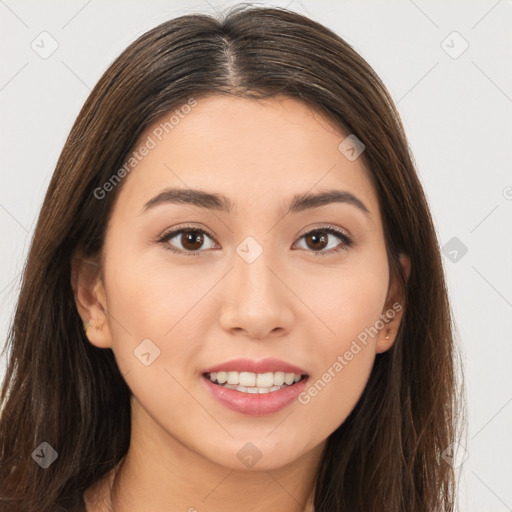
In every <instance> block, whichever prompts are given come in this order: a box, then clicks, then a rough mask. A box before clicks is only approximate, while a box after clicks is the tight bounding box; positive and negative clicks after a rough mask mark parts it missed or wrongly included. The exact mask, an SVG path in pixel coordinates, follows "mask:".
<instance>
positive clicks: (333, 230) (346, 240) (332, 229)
mask: <svg viewBox="0 0 512 512" xmlns="http://www.w3.org/2000/svg"><path fill="white" fill-rule="evenodd" d="M187 231H195V232H198V233H203V234H206V235H208V236H209V237H210V238H211V239H212V240H213V239H214V237H213V235H212V234H211V233H209V232H208V231H206V230H204V229H199V228H197V227H194V226H182V227H180V228H178V229H174V230H172V231H169V232H167V233H164V234H163V235H162V236H161V237H160V238H159V239H158V240H157V243H161V244H162V245H163V246H164V249H166V250H168V251H171V252H173V253H176V254H182V255H184V256H192V257H194V256H200V255H201V253H202V252H205V251H195V252H192V251H183V250H181V249H174V248H173V247H172V246H171V245H169V244H167V242H168V241H169V240H170V239H172V238H174V237H175V236H176V235H179V234H182V233H186V232H187ZM319 232H320V233H328V234H331V235H335V236H337V237H338V238H340V239H341V241H342V242H343V245H342V246H341V247H340V248H338V249H330V250H329V251H311V252H312V253H313V254H314V255H315V257H316V256H329V255H331V254H339V253H341V252H342V251H347V250H348V249H349V248H350V247H352V245H353V241H352V239H351V238H350V237H349V236H348V235H347V234H346V233H345V232H344V231H342V230H341V229H339V228H337V227H336V226H331V225H326V226H323V227H320V228H315V229H312V230H311V231H307V232H306V233H304V234H303V235H301V236H300V238H299V240H300V239H301V238H304V237H305V236H307V235H311V234H313V233H319Z"/></svg>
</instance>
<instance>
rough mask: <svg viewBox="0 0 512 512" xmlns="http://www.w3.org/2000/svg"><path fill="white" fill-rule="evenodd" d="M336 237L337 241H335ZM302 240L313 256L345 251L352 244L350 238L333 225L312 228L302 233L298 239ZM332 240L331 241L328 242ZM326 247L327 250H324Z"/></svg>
mask: <svg viewBox="0 0 512 512" xmlns="http://www.w3.org/2000/svg"><path fill="white" fill-rule="evenodd" d="M336 238H337V239H338V243H336ZM299 240H300V241H302V240H304V242H305V247H304V246H303V247H302V248H304V249H308V250H309V251H310V252H313V254H314V255H315V256H328V255H330V254H336V253H339V252H341V251H345V250H347V249H348V248H350V247H351V246H352V239H351V238H350V237H349V236H348V234H346V233H345V232H343V231H341V229H339V228H336V227H334V226H329V227H325V228H319V229H314V230H313V231H309V232H308V233H306V234H304V235H302V236H301V237H300V239H299ZM330 240H332V242H334V243H332V242H330ZM326 247H327V250H324V249H325V248H326Z"/></svg>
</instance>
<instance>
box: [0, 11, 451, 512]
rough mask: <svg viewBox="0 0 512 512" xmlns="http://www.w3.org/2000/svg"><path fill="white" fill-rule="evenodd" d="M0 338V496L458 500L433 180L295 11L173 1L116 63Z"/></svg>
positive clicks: (367, 88)
mask: <svg viewBox="0 0 512 512" xmlns="http://www.w3.org/2000/svg"><path fill="white" fill-rule="evenodd" d="M9 343H10V353H9V356H10V357H9V360H8V368H7V374H6V377H5V380H4V383H3V388H2V395H1V396H2V404H3V412H2V416H1V419H0V443H1V444H0V446H1V451H0V510H2V511H14V510H24V511H25V510H26V511H35V510H37V511H41V512H46V511H54V510H87V511H88V512H92V511H100V510H114V511H116V512H122V511H125V510H137V511H138V510H188V511H190V512H191V511H194V510H200V511H217V510H222V511H230V510H234V509H235V508H236V509H237V510H239V509H240V508H241V507H243V509H244V510H245V511H253V510H275V509H277V508H279V510H282V511H313V510H314V511H316V512H324V511H325V512H333V511H343V512H346V511H351V512H352V511H376V510H386V511H397V512H398V511H412V510H414V511H415V512H421V511H425V512H426V511H429V512H432V511H434V510H436V511H449V510H453V507H454V501H455V479H454V474H453V469H452V467H451V466H450V465H449V464H447V463H446V462H445V460H444V459H443V457H442V454H443V452H444V451H445V450H447V449H449V447H450V446H451V445H452V443H454V442H455V441H456V435H457V421H456V420H457V417H458V416H457V413H458V407H459V404H458V401H457V399H456V398H457V393H456V391H457V387H456V382H455V375H454V374H455V371H454V362H453V336H452V332H451V318H450V310H449V304H448V300H447V292H446V287H445V281H444V277H443V270H442V266H441V258H440V252H439V248H438V243H437V239H436V235H435V230H434V227H433V223H432V219H431V216H430V213H429V209H428V205H427V202H426V199H425V196H424V193H423V190H422V187H421V185H420V182H419V180H418V177H417V175H416V171H415V168H414V164H413V161H412V157H411V155H410V153H409V149H408V145H407V141H406V136H405V134H404V132H403V127H402V124H401V122H400V119H399V116H398V114H397V112H396V109H395V107H394V106H393V102H392V100H391V98H390V96H389V94H388V92H387V91H386V89H385V87H384V86H383V84H382V83H381V81H380V79H379V78H378V77H377V76H376V74H375V72H374V71H373V70H372V69H371V68H370V66H369V65H368V64H367V63H366V62H365V61H364V60H363V59H362V58H361V57H360V56H359V55H358V54H357V53H356V52H355V51H354V50H353V49H352V48H351V47H350V46H349V45H348V44H347V43H346V42H344V41H343V40H342V39H341V38H340V37H339V36H337V35H336V34H334V33H333V32H332V31H330V30H328V29H327V28H325V27H323V26H322V25H320V24H318V23H316V22H314V21H312V20H310V19H308V18H305V17H303V16H301V15H298V14H296V13H293V12H290V11H287V10H284V9H273V8H253V7H243V6H242V7H238V8H235V9H233V10H232V11H231V12H230V13H229V14H228V15H227V17H226V18H225V19H224V20H222V21H218V20H216V19H214V18H212V17H209V16H205V15H187V16H183V17H180V18H178V19H175V20H171V21H168V22H166V23H163V24H161V25H160V26H158V27H156V28H154V29H153V30H150V31H149V32H147V33H146V34H144V35H143V36H141V37H140V38H139V39H138V40H137V41H135V42H134V43H133V44H131V45H130V46H129V47H128V48H127V49H126V50H125V51H124V52H123V53H122V55H121V56H120V57H119V58H118V59H117V60H116V61H115V62H114V63H113V64H112V65H111V66H110V68H109V69H108V70H107V71H106V73H105V74H104V75H103V77H102V78H101V79H100V81H99V83H98V84H97V85H96V87H95V88H94V90H93V91H92V93H91V95H90V97H89V98H88V100H87V101H86V103H85V105H84V107H83V109H82V111H81V112H80V114H79V116H78V119H77V120H76V122H75V124H74V126H73V128H72V130H71V133H70V135H69V138H68V140H67V142H66V144H65V147H64V149H63V151H62V154H61V157H60V159H59V161H58V164H57V168H56V170H55V173H54V175H53V178H52V181H51V183H50V186H49V189H48V192H47V195H46V198H45V201H44V204H43V207H42V210H41V214H40V217H39V220H38V224H37V228H36V231H35V234H34V239H33V243H32V247H31V249H30V253H29V256H28V261H27V265H26V269H25V273H24V278H23V283H22V289H21V293H20V297H19V301H18V305H17V309H16V314H15V318H14V323H13V327H12V330H11V332H10V337H9Z"/></svg>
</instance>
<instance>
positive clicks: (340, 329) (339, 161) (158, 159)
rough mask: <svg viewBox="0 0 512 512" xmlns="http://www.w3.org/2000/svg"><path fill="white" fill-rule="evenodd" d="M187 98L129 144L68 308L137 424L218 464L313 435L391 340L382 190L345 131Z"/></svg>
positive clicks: (344, 412) (394, 313)
mask: <svg viewBox="0 0 512 512" xmlns="http://www.w3.org/2000/svg"><path fill="white" fill-rule="evenodd" d="M186 110H187V112H188V113H187V114H186V115H182V116H180V117H179V122H177V123H174V124H173V126H172V129H170V128H169V125H167V131H168V133H166V131H165V130H163V129H162V123H165V122H166V121H168V119H169V117H170V116H169V115H166V116H164V117H163V118H162V119H160V120H158V121H157V122H155V123H154V125H152V126H151V127H149V129H148V130H147V131H146V132H145V133H144V134H143V135H142V136H141V138H140V139H139V142H138V144H137V145H136V148H135V150H138V152H139V153H138V154H139V155H140V156H141V159H140V161H138V163H137V165H136V166H135V167H134V168H133V170H131V172H130V173H129V174H128V175H127V176H126V177H124V178H123V179H124V180H125V182H124V183H123V186H122V188H121V190H120V193H119V195H118V197H117V199H116V202H115V205H114V208H113V212H112V216H111V219H110V222H109V225H108V229H107V233H106V239H105V245H104V250H103V253H102V261H101V265H102V267H101V274H98V276H97V279H95V280H93V286H91V287H90V289H92V294H91V297H93V298H95V300H96V301H97V302H95V301H94V300H93V299H91V300H90V301H89V302H88V303H86V301H85V300H81V299H80V295H79V296H78V298H77V306H78V307H79V310H80V312H81V314H82V316H83V317H84V319H86V320H90V321H91V323H92V324H94V325H101V324H104V327H103V329H101V330H94V329H89V330H88V336H89V340H90V341H91V343H93V344H94V345H96V346H98V347H102V348H107V347H109V348H111V349H112V350H113V352H114V354H115V358H116V361H117V363H118V365H119V368H120V371H121V373H122V374H123V375H124V378H125V380H126V382H127V384H128V386H129V387H130V389H131V391H132V392H133V397H132V407H133V410H132V414H133V415H136V417H137V418H139V424H140V425H143V428H147V429H158V431H159V433H160V435H162V436H163V438H164V439H165V438H167V439H168V440H169V442H171V441H172V442H178V443H179V444H180V446H182V447H184V448H185V449H188V450H191V451H193V452H194V453H195V454H197V455H198V456H199V457H202V458H204V459H208V460H209V461H212V462H214V463H216V464H219V465H222V466H225V467H231V468H238V469H241V468H243V467H244V464H245V465H246V467H247V469H250V464H249V463H246V462H245V461H248V460H249V459H247V455H248V456H253V457H254V456H256V457H258V458H259V461H258V464H257V468H258V469H271V468H277V467H279V466H283V465H285V464H288V463H292V462H293V461H294V460H296V459H298V458H299V457H301V456H303V455H305V454H307V453H308V452H310V451H311V450H313V449H315V448H316V449H318V448H319V447H321V446H322V445H323V443H324V442H325V440H326V438H327V437H328V436H329V435H330V434H331V433H332V432H333V431H334V430H336V428H337V427H338V426H339V425H340V424H342V423H343V421H344V420H345V419H346V417H347V416H348V414H349V413H350V412H351V411H352V409H353V408H354V406H355V404H356V403H357V401H358V399H359V397H360V396H361V394H362V392H363V390H364V388H365V385H366V383H367V381H368V378H369V375H370V372H371V369H372V365H373V363H374V359H375V355H376V353H378V352H382V351H384V350H387V349H388V348H389V347H390V346H391V344H392V343H393V339H394V335H395V333H396V329H397V327H398V322H399V320H400V308H401V305H398V306H397V304H396V297H394V296H393V293H392V292H393V289H394V288H393V286H390V279H389V277H390V276H389V272H388V260H387V256H386V247H385V242H384V236H383V228H382V221H381V217H380V214H379V205H378V197H377V195H376V192H375V190H374V188H373V185H372V183H371V180H370V178H369V175H368V172H367V170H366V169H365V168H364V167H363V163H362V161H361V158H356V159H353V158H351V159H349V158H347V156H346V154H347V153H344V152H343V151H341V150H340V149H339V146H340V143H341V142H342V141H343V140H344V139H345V137H346V136H347V135H348V134H343V133H341V132H340V131H338V130H336V129H335V128H334V127H332V126H331V125H329V124H328V123H327V122H326V120H325V119H324V118H322V117H321V116H320V115H319V114H318V113H315V112H313V111H312V110H310V109H309V108H308V107H307V106H305V105H304V104H303V103H301V102H298V101H296V100H293V99H290V98H286V97H279V98H273V99H270V100H264V101H254V100H249V99H241V98H234V97H222V96H211V97H208V98H205V99H200V100H198V101H197V104H196V105H195V106H194V108H192V109H186ZM189 110H190V111H189ZM144 145H145V146H146V148H149V149H147V150H143V149H142V146H144ZM143 153H144V154H145V156H143V155H142V154H143ZM171 189H173V190H172V191H171ZM328 191H331V192H333V193H332V194H331V195H330V196H329V195H327V196H324V199H323V200H321V199H318V200H317V201H315V200H314V199H309V200H305V195H306V194H309V195H313V196H320V195H322V194H325V193H327V192H328ZM198 192H201V193H202V194H203V195H202V196H201V195H199V193H198ZM334 192H336V193H334ZM110 193H113V192H110ZM206 194H213V195H214V196H213V197H211V196H209V195H206ZM224 196H225V197H224ZM295 196H298V199H296V200H295V202H293V200H294V198H295ZM326 198H327V199H326ZM329 198H330V199H329ZM81 275H82V274H81ZM84 282H85V281H84ZM393 304H395V306H394V307H393ZM383 315H384V316H383ZM383 326H384V327H383ZM287 374H288V375H287ZM226 379H227V382H226ZM283 379H285V380H284V382H283ZM299 379H300V380H299ZM212 380H213V381H215V382H212ZM296 381H297V382H296ZM292 383H293V384H292ZM226 384H228V386H226ZM238 386H242V387H240V388H239V387H238ZM248 443H251V444H248Z"/></svg>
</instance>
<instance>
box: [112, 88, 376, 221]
mask: <svg viewBox="0 0 512 512" xmlns="http://www.w3.org/2000/svg"><path fill="white" fill-rule="evenodd" d="M177 110H178V111H179V112H178V113H177V114H179V115H173V112H176V110H175V111H173V112H170V113H166V114H164V115H163V116H161V117H160V118H159V119H158V120H157V121H155V122H154V123H153V124H152V125H151V126H149V128H148V129H146V130H145V131H144V133H143V134H142V135H141V137H140V138H139V141H138V143H137V144H136V145H135V147H134V148H133V151H137V150H139V149H141V148H143V146H147V147H151V149H149V150H147V151H145V156H143V157H141V158H140V161H138V163H137V165H136V166H135V167H134V168H133V170H132V171H131V172H130V174H129V175H128V176H127V177H126V178H124V179H125V180H127V183H125V184H124V186H123V191H122V193H121V197H120V198H119V202H121V203H123V204H130V205H131V207H132V206H133V205H134V204H137V205H139V207H141V206H142V205H143V204H144V203H145V202H146V201H148V200H149V199H151V197H153V196H154V195H156V194H157V193H159V192H161V191H162V189H163V188H165V187H171V186H172V187H181V188H193V189H201V190H205V191H207V192H218V193H221V194H223V195H226V196H228V197H229V198H230V199H231V200H232V203H233V206H234V209H233V213H235V214H236V213H237V212H239V211H240V208H244V206H245V207H247V208H249V207H250V208H253V209H254V208H257V211H260V212H261V211H263V210H265V209H267V208H272V209H274V208H276V207H277V208H279V209H280V211H281V210H282V207H283V204H284V203H286V199H287V198H288V197H291V196H292V195H294V194H300V193H305V192H308V191H309V192H314V191H317V190H320V189H333V188H337V189H343V190H346V191H348V192H351V193H353V194H356V195H357V197H359V198H360V199H361V200H362V201H363V202H364V203H365V204H366V206H368V209H370V210H371V211H372V212H375V211H376V210H377V207H376V205H377V197H376V194H375V191H374V189H373V186H372V184H371V180H370V178H369V175H368V171H367V169H366V168H365V167H364V165H363V162H362V160H361V159H360V158H358V159H356V160H353V161H351V160H349V159H348V158H347V157H346V156H345V155H344V154H343V152H342V151H340V149H339V145H340V143H341V142H342V141H343V140H344V139H345V138H346V137H347V135H348V134H346V133H343V132H342V131H341V130H340V129H338V128H336V127H334V126H333V124H332V123H330V122H329V121H328V120H327V119H325V118H324V117H323V116H322V115H321V114H319V113H318V112H316V111H314V110H312V109H311V107H309V106H308V105H306V104H304V103H302V102H300V101H298V100H295V99H291V98H288V97H275V98H271V99H265V100H257V101H256V100H253V99H246V98H239V97H233V96H223V95H215V96H209V97H206V98H201V99H198V100H197V103H196V105H195V106H194V107H193V108H188V109H183V110H180V107H177ZM185 112H186V113H185Z"/></svg>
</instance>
